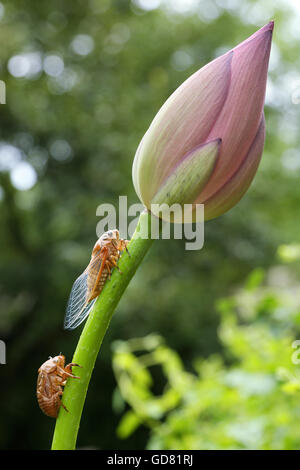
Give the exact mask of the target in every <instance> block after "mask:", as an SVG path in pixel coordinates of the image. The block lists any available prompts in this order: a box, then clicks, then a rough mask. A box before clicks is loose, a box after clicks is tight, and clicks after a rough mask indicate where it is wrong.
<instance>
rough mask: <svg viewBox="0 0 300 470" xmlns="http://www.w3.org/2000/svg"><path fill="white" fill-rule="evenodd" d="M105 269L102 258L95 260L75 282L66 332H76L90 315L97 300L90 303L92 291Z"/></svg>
mask: <svg viewBox="0 0 300 470" xmlns="http://www.w3.org/2000/svg"><path fill="white" fill-rule="evenodd" d="M101 269H103V260H102V259H101V257H100V256H98V257H96V258H95V259H93V260H92V261H91V262H90V264H89V265H88V267H87V269H86V270H85V271H84V272H83V273H82V274H81V276H79V277H78V278H77V279H76V281H75V282H74V284H73V286H72V289H71V293H70V297H69V300H68V305H67V311H66V316H65V321H64V329H65V330H74V329H75V328H77V326H79V325H80V323H82V322H83V321H84V320H85V319H86V317H87V316H88V314H89V313H90V311H91V309H92V307H93V305H94V303H95V301H96V299H93V300H91V301H90V302H88V299H89V298H90V294H91V291H93V289H94V284H95V280H96V279H97V273H98V272H99V270H100V271H101Z"/></svg>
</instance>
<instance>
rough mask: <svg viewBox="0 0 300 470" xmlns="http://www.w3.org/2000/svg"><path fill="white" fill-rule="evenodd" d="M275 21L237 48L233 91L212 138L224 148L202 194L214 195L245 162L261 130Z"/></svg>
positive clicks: (205, 198)
mask: <svg viewBox="0 0 300 470" xmlns="http://www.w3.org/2000/svg"><path fill="white" fill-rule="evenodd" d="M272 29H273V23H269V24H268V25H266V26H264V27H263V28H262V29H260V30H259V31H257V32H256V33H255V34H254V35H253V36H251V37H250V38H249V39H247V40H246V41H244V42H243V43H241V44H240V45H238V46H237V47H236V48H235V49H233V59H232V65H231V69H232V78H231V84H230V89H229V93H228V96H227V99H226V102H225V104H224V107H223V109H222V111H221V113H220V114H219V116H218V119H217V121H216V123H215V125H214V127H213V129H212V131H211V132H210V134H209V139H215V138H217V137H220V138H221V139H222V142H223V144H222V149H221V153H220V158H219V159H218V162H217V165H216V167H215V170H214V173H213V175H212V178H211V179H210V181H209V183H208V184H207V186H206V187H205V188H204V191H203V193H202V195H201V199H202V200H207V199H208V198H210V197H211V196H212V195H213V194H214V193H215V191H216V190H218V189H219V188H221V187H222V186H223V185H224V183H225V182H226V181H227V180H228V178H230V177H231V176H232V175H233V174H234V173H235V171H236V170H237V168H239V166H240V165H241V163H242V161H243V159H244V158H245V155H246V154H247V152H248V150H249V148H250V146H251V143H252V142H253V139H254V137H255V135H256V133H257V129H258V126H259V123H260V119H261V114H262V112H263V106H264V98H265V88H266V80H267V71H268V62H269V55H270V48H271V39H272Z"/></svg>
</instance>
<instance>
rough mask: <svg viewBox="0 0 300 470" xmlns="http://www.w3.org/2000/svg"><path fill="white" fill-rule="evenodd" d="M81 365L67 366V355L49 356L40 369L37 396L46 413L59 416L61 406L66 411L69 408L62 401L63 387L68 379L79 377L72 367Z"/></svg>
mask: <svg viewBox="0 0 300 470" xmlns="http://www.w3.org/2000/svg"><path fill="white" fill-rule="evenodd" d="M75 366H76V367H80V366H79V365H78V364H73V363H71V364H68V365H66V366H65V356H62V355H61V354H60V355H59V356H55V357H49V359H48V361H46V362H44V364H42V365H41V367H40V368H39V370H38V374H39V375H38V380H37V389H36V396H37V399H38V404H39V407H40V408H41V410H42V411H43V413H45V415H47V416H50V417H51V418H57V415H58V412H59V408H60V407H61V406H62V407H63V408H64V409H65V410H66V411H68V410H67V408H66V407H65V405H64V404H63V402H62V401H61V397H62V395H63V387H64V386H65V385H66V382H67V379H68V378H69V377H72V378H73V379H79V377H77V376H76V375H73V374H72V367H75Z"/></svg>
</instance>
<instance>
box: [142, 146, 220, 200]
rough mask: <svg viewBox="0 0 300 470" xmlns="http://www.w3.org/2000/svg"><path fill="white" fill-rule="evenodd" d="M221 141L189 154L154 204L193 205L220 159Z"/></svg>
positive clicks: (162, 187)
mask: <svg viewBox="0 0 300 470" xmlns="http://www.w3.org/2000/svg"><path fill="white" fill-rule="evenodd" d="M220 145H221V139H216V140H213V141H210V142H207V143H205V144H202V145H201V146H199V147H197V148H196V149H194V150H192V151H191V152H189V153H188V154H187V155H186V157H185V158H184V159H183V161H182V162H181V163H180V164H179V165H178V166H177V167H176V168H175V170H174V171H173V173H172V174H171V175H170V176H169V178H168V179H167V180H166V181H165V182H164V184H163V185H162V186H161V187H160V188H159V190H158V192H157V193H156V194H155V196H154V197H153V199H152V201H151V203H152V204H168V205H169V206H171V205H172V204H180V205H181V206H182V205H183V204H191V203H193V202H194V201H195V199H196V198H197V196H199V194H200V192H201V191H202V189H203V188H204V186H205V184H206V183H207V181H208V179H209V177H210V175H211V173H212V171H213V169H214V166H215V164H216V160H217V158H218V154H219V149H220Z"/></svg>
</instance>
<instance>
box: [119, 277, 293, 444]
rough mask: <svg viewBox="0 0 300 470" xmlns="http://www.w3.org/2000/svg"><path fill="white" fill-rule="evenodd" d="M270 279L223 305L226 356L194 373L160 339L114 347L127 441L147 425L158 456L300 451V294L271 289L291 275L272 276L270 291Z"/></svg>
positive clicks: (251, 281) (252, 282)
mask: <svg viewBox="0 0 300 470" xmlns="http://www.w3.org/2000/svg"><path fill="white" fill-rule="evenodd" d="M282 269H284V268H282ZM261 274H262V271H260V270H259V271H258V270H256V271H254V272H253V273H251V275H250V277H249V278H248V279H247V282H246V285H245V287H244V288H243V289H240V290H239V291H238V292H237V293H236V294H235V295H232V296H231V297H229V298H224V299H221V300H219V301H218V302H217V307H218V310H219V312H220V313H221V323H220V326H219V337H220V341H221V343H222V345H223V347H224V351H223V355H222V356H221V355H220V354H211V355H210V356H209V357H208V358H207V359H202V358H201V359H196V360H195V361H194V370H195V372H191V371H188V370H186V369H185V368H184V365H183V363H182V360H181V358H180V356H179V355H178V354H177V353H176V352H175V351H174V350H172V349H171V348H169V347H168V346H166V344H165V342H164V340H163V339H162V338H161V337H160V336H157V335H153V334H152V335H148V336H146V337H143V338H138V339H131V340H128V341H116V342H114V343H113V350H114V356H113V367H114V371H115V375H116V379H117V383H118V388H117V389H116V391H115V394H114V401H113V403H114V408H115V410H116V411H121V410H122V409H123V408H124V407H125V403H128V404H129V405H130V408H129V410H127V411H126V413H125V414H124V415H123V417H122V419H121V422H120V424H119V426H118V429H117V432H118V435H119V436H120V437H121V438H123V439H124V438H127V437H128V436H130V435H131V434H132V433H133V432H134V431H135V430H136V428H137V427H138V426H140V425H144V426H147V427H148V428H149V429H150V431H151V432H150V439H149V442H148V445H147V448H149V449H189V450H190V449H299V447H300V430H299V426H298V418H299V416H300V403H299V393H300V368H299V365H298V364H299V362H300V360H299V344H300V342H299V341H298V342H296V343H294V342H293V341H294V338H296V337H297V333H298V334H299V328H300V295H299V290H298V287H297V285H295V284H293V283H292V282H289V283H288V284H287V285H286V286H285V287H284V288H283V287H282V288H280V289H279V288H278V286H276V285H275V286H274V285H273V286H272V285H270V282H272V279H271V278H272V275H273V277H274V276H275V275H276V277H277V278H278V276H280V275H281V276H282V275H283V272H281V273H278V272H277V273H274V272H273V274H272V271H270V273H269V282H268V283H264V284H261V279H259V278H261ZM257 282H258V285H257ZM273 283H274V279H273ZM157 369H161V375H162V376H163V377H164V381H165V384H164V387H163V389H162V390H161V392H160V393H158V391H157V390H156V393H155V392H154V390H153V387H155V382H156V376H157V374H158V372H157Z"/></svg>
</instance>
